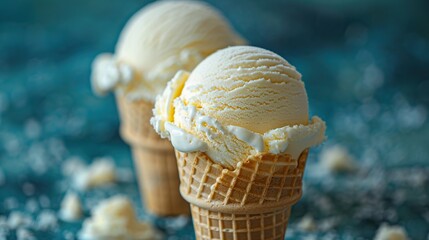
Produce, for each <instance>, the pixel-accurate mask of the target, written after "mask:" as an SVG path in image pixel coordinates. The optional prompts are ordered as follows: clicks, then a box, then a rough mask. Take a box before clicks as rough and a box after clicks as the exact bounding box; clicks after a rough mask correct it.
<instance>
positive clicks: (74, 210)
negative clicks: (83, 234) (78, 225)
mask: <svg viewBox="0 0 429 240" xmlns="http://www.w3.org/2000/svg"><path fill="white" fill-rule="evenodd" d="M59 216H60V218H61V220H63V221H66V222H71V221H76V220H78V219H80V218H81V217H82V204H81V202H80V199H79V197H78V195H77V194H76V193H73V192H69V193H67V195H66V196H65V197H64V199H63V201H62V202H61V209H60V213H59Z"/></svg>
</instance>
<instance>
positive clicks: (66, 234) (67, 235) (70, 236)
mask: <svg viewBox="0 0 429 240" xmlns="http://www.w3.org/2000/svg"><path fill="white" fill-rule="evenodd" d="M63 237H64V239H65V240H74V239H75V236H74V234H73V232H69V231H64V233H63Z"/></svg>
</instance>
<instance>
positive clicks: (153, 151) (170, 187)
mask: <svg viewBox="0 0 429 240" xmlns="http://www.w3.org/2000/svg"><path fill="white" fill-rule="evenodd" d="M117 104H118V108H119V113H120V117H121V136H122V138H123V139H124V140H125V141H126V142H127V143H128V144H129V145H130V146H131V148H132V152H133V158H134V165H135V168H136V172H137V175H138V180H139V181H138V183H139V187H140V193H141V194H142V198H143V199H144V201H143V202H144V204H145V206H146V209H147V210H148V211H149V212H151V213H153V214H156V215H160V216H170V215H180V214H189V211H190V210H189V204H188V203H187V202H186V201H185V200H184V199H183V198H182V197H181V195H180V192H179V175H178V172H177V161H176V157H175V155H174V149H173V147H172V146H171V143H170V142H169V141H168V140H166V139H161V138H160V137H159V135H158V134H157V133H156V132H155V130H154V129H153V128H152V126H151V125H150V122H149V121H150V118H151V116H152V106H153V105H152V104H151V103H149V102H146V101H143V100H141V101H129V100H127V99H126V98H125V97H123V96H117Z"/></svg>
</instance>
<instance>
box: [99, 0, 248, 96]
mask: <svg viewBox="0 0 429 240" xmlns="http://www.w3.org/2000/svg"><path fill="white" fill-rule="evenodd" d="M244 43H245V41H244V40H243V39H242V38H241V37H240V36H239V35H238V34H237V33H235V32H234V31H233V30H232V28H231V26H230V25H229V24H228V22H227V21H226V19H225V18H224V17H223V16H222V15H221V14H220V13H219V12H218V11H217V10H215V9H213V8H212V7H210V6H209V5H208V4H205V3H203V2H197V1H158V2H156V3H153V4H150V5H148V6H146V7H145V8H143V9H142V10H140V11H139V12H137V13H136V14H135V15H134V16H133V17H132V18H131V19H130V20H129V22H128V23H127V24H126V26H125V28H124V29H123V31H122V33H121V35H120V38H119V41H118V43H117V45H116V50H115V54H114V55H112V54H102V55H100V56H99V57H97V58H96V59H95V61H94V63H93V73H92V85H93V89H94V91H95V92H96V93H98V94H100V95H102V94H105V93H107V92H109V91H111V90H115V91H117V93H121V94H126V95H127V97H128V98H130V99H143V100H147V101H150V102H154V101H155V97H156V95H158V94H159V93H161V92H162V91H163V89H164V87H165V85H166V84H167V82H168V81H169V80H170V79H171V78H172V77H173V76H174V74H175V73H176V72H177V71H178V70H180V69H183V70H187V71H191V70H192V69H193V68H194V67H195V66H196V65H197V64H198V63H199V62H200V61H201V60H203V59H204V58H205V57H207V56H208V55H210V54H211V53H213V52H214V51H216V50H218V49H221V48H224V47H227V46H232V45H239V44H244Z"/></svg>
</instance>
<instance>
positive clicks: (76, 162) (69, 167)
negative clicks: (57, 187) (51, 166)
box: [61, 156, 86, 176]
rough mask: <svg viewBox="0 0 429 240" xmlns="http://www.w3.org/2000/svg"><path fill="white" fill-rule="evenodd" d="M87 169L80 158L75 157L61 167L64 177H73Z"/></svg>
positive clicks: (68, 159) (67, 160)
mask: <svg viewBox="0 0 429 240" xmlns="http://www.w3.org/2000/svg"><path fill="white" fill-rule="evenodd" d="M85 167H86V165H85V163H84V161H83V160H82V159H81V158H80V157H77V156H73V157H70V158H67V159H66V160H64V162H63V164H62V165H61V172H62V173H63V174H64V176H72V175H73V174H76V173H78V172H80V171H82V170H84V169H85Z"/></svg>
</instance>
